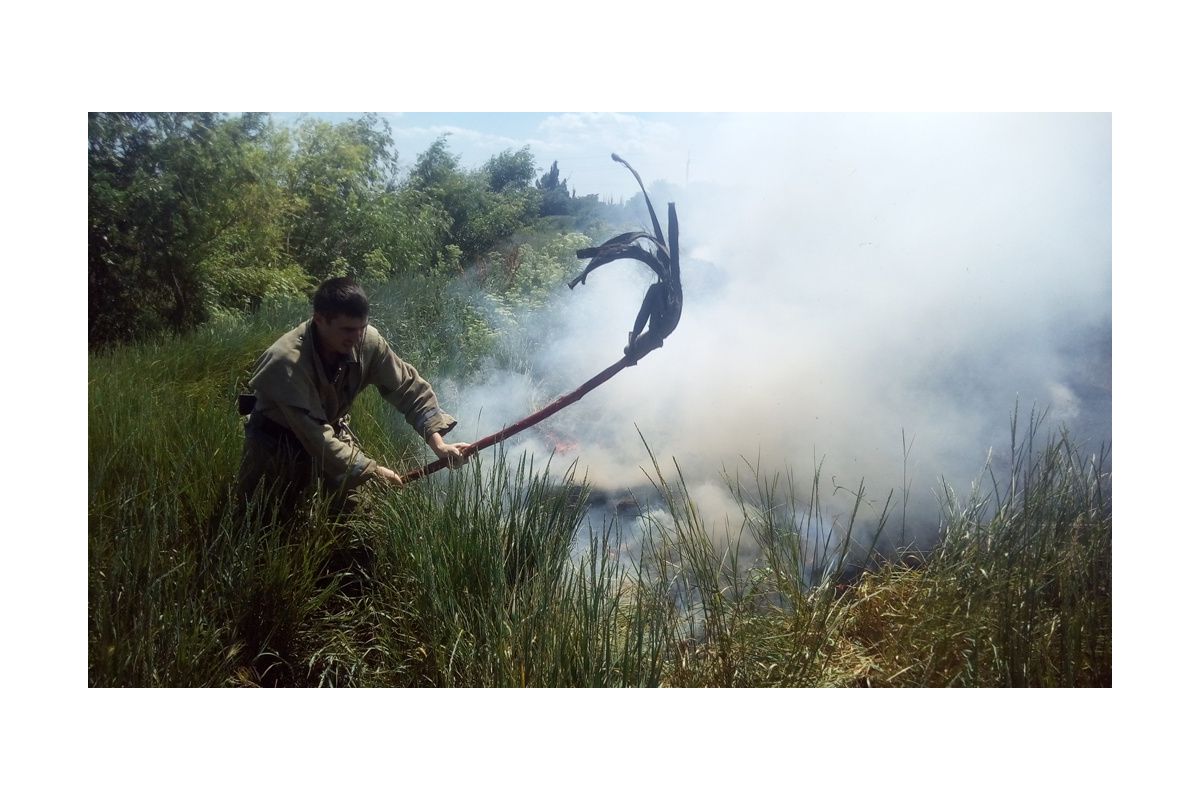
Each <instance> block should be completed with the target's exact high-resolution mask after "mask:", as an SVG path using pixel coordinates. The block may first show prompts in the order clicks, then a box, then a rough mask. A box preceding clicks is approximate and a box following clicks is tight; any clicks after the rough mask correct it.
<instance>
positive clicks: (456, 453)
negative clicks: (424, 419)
mask: <svg viewBox="0 0 1200 800" xmlns="http://www.w3.org/2000/svg"><path fill="white" fill-rule="evenodd" d="M428 441H429V449H431V450H433V452H434V453H436V454H437V457H438V458H444V459H446V464H447V465H448V466H449V467H450V468H451V469H458V468H459V467H461V466H462V465H463V464H465V463H467V459H468V458H470V457H471V455H470V449H469V448H470V447H471V445H469V444H468V443H466V442H455V443H454V444H447V443H446V442H444V441H442V435H441V434H440V433H431V434H429V440H428Z"/></svg>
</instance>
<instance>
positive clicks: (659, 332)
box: [400, 153, 683, 484]
mask: <svg viewBox="0 0 1200 800" xmlns="http://www.w3.org/2000/svg"><path fill="white" fill-rule="evenodd" d="M612 158H613V161H616V162H617V163H619V164H623V165H624V166H625V168H626V169H628V170H629V171H630V172H632V173H633V177H634V178H635V179H636V180H637V183H638V188H639V189H641V190H642V196H643V197H644V198H645V199H646V208H647V209H648V210H649V211H650V222H651V223H652V224H653V226H654V233H653V234H650V233H648V232H646V231H634V232H630V233H622V234H619V235H617V236H614V237H613V238H611V239H609V240H608V241H606V242H604V243H603V244H601V245H599V246H597V247H585V248H583V249H582V250H577V251H575V255H576V256H577V257H578V258H581V259H584V258H586V259H590V260H589V261H588V263H587V266H585V267H584V269H583V272H581V273H579V275H577V276H575V278H574V279H572V280H571V282H570V283H568V284H567V285H568V286H569V287H570V288H571V289H574V288H575V287H576V285H578V284H581V283H586V282H587V277H588V275H589V274H591V272H592V271H593V270H595V269H597V268H599V267H602V266H604V265H605V264H608V263H611V262H613V261H619V260H621V259H633V260H636V261H641V262H642V263H643V264H645V265H646V266H648V267H650V269H651V270H653V271H654V274H655V275H656V276H657V277H658V281H657V282H656V283H654V284H651V286H650V288H649V289H648V290H647V291H646V296H645V298H644V299H643V300H642V306H641V308H640V309H638V313H637V317H636V318H635V319H634V323H633V330H632V331H630V333H629V342H628V344H627V345H626V346H625V350H624V355H623V356H622V357H621V360H619V361H617V362H616V363H614V364H612V365H611V366H609V367H607V368H606V369H604V370H603V371H601V372H600V373H598V374H596V375H594V376H593V377H592V378H590V379H589V380H587V381H586V382H584V383H583V384H582V385H580V386H579V387H578V388H576V389H575V390H574V391H572V392H569V393H567V394H564V395H563V396H562V397H560V398H558V399H557V400H555V401H554V402H553V403H550V404H549V405H547V406H545V407H544V408H541V409H540V410H538V411H535V412H534V413H532V414H530V415H529V416H527V417H525V418H524V419H521V420H518V421H516V422H514V423H513V424H511V425H509V426H508V427H506V428H504V429H503V430H499V431H497V432H496V433H493V434H491V435H490V436H485V437H483V438H482V439H480V440H479V441H477V442H472V443H471V444H469V445H467V447H466V455H467V456H468V457H469V456H471V455H474V454H475V453H478V452H479V451H480V450H485V449H487V448H488V447H491V446H492V445H494V444H497V443H499V442H503V441H504V440H505V439H507V438H509V437H511V436H515V435H516V434H518V433H520V432H521V431H523V430H525V429H526V428H530V427H532V426H534V425H536V424H538V423H539V422H541V421H542V420H544V419H546V418H548V417H550V416H552V415H554V414H556V413H558V412H559V411H561V410H562V409H564V408H566V407H567V406H569V405H571V404H572V403H574V402H576V401H577V400H579V399H580V398H581V397H583V396H584V395H585V394H587V393H588V392H590V391H591V390H592V389H595V388H596V387H597V386H599V385H600V384H602V383H604V382H605V381H607V380H608V379H609V378H611V377H612V376H614V375H616V374H617V373H618V372H620V371H621V370H623V369H625V368H626V367H632V366H634V365H635V364H637V363H638V361H640V360H641V359H642V357H644V356H645V355H646V354H647V353H649V352H650V351H651V350H655V349H657V348H659V347H662V345H663V341H664V340H665V339H666V338H667V336H669V335H670V334H671V332H672V331H674V330H675V326H676V325H678V324H679V316H680V313H681V312H682V310H683V287H682V285H681V284H680V282H679V220H678V218H677V217H676V216H675V204H674V203H668V204H667V237H666V238H665V239H664V238H663V232H662V227H661V226H660V225H659V224H658V215H656V214H655V213H654V206H653V205H651V204H650V195H648V194H647V193H646V187H645V186H644V185H643V184H642V178H641V176H640V175H638V174H637V170H635V169H634V168H633V167H632V166H630V164H629V162H628V161H626V160H625V159H623V158H621V157H620V156H618V155H617V154H616V153H613V154H612ZM643 245H645V247H643ZM448 463H449V462H448V461H447V460H446V459H444V458H440V459H438V460H437V461H433V462H431V463H429V464H426V465H425V466H423V467H418V468H417V469H414V470H412V471H410V472H407V473H405V474H404V475H403V476H401V478H400V482H401V483H402V484H404V483H409V482H410V481H415V480H417V479H419V478H423V477H425V476H426V475H429V474H431V473H434V472H437V471H438V470H440V469H443V468H445V467H446V466H447V465H448Z"/></svg>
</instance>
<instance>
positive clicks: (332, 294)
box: [313, 278, 371, 356]
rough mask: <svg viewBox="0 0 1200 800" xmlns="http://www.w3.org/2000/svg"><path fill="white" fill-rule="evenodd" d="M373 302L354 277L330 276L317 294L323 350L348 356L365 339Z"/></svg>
mask: <svg viewBox="0 0 1200 800" xmlns="http://www.w3.org/2000/svg"><path fill="white" fill-rule="evenodd" d="M370 310H371V304H370V303H369V302H367V295H366V294H365V293H364V292H363V290H362V287H361V286H359V285H358V284H357V283H355V282H354V280H353V279H352V278H330V279H329V280H327V281H325V282H324V283H322V284H321V285H320V286H318V287H317V291H316V294H314V295H313V324H314V325H316V326H317V335H318V337H319V339H320V343H321V349H322V350H324V351H326V353H327V354H328V355H335V354H336V355H344V356H348V355H350V354H351V353H353V352H354V347H355V346H356V345H357V344H358V343H359V342H360V341H362V336H363V332H364V331H366V329H367V316H368V314H369V312H370Z"/></svg>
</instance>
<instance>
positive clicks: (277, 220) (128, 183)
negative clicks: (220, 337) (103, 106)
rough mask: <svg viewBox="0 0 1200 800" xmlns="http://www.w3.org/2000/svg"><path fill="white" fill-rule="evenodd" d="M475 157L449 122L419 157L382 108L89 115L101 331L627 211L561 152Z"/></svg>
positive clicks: (465, 259) (442, 265) (377, 272)
mask: <svg viewBox="0 0 1200 800" xmlns="http://www.w3.org/2000/svg"><path fill="white" fill-rule="evenodd" d="M459 162H460V159H459V157H458V156H456V155H455V154H453V153H452V152H451V150H450V147H449V144H448V141H447V138H446V137H445V136H442V137H440V138H438V139H437V140H436V141H434V142H433V143H432V144H431V145H430V146H429V148H428V149H427V150H425V151H424V152H423V153H421V154H420V155H419V156H418V157H417V158H416V160H415V162H414V163H413V164H412V165H411V167H410V168H408V169H403V168H402V165H401V163H400V161H399V158H398V156H397V153H396V150H395V146H394V142H393V140H392V135H391V128H390V126H389V125H388V124H387V121H386V120H383V119H381V118H379V117H377V116H375V115H372V114H367V115H364V116H362V117H361V118H358V119H355V120H351V121H347V122H343V123H339V124H333V123H330V122H326V121H321V120H315V119H305V120H302V121H300V122H298V123H297V124H296V125H294V126H292V127H289V126H286V125H281V124H279V123H277V122H275V121H273V120H272V119H271V118H270V117H269V116H268V115H265V114H241V115H222V114H212V113H154V114H151V113H93V114H89V116H88V342H89V345H90V346H97V345H103V344H108V343H114V342H122V341H130V340H134V339H139V338H143V337H145V336H147V335H150V334H154V333H157V332H160V331H175V332H182V331H186V330H188V329H190V328H193V327H195V326H196V325H198V324H200V323H202V322H204V321H206V320H209V319H211V318H212V317H213V316H215V315H220V314H223V313H230V312H239V311H246V310H253V309H255V308H257V307H258V306H259V304H261V302H262V301H263V300H264V299H265V298H268V297H272V296H297V295H303V294H305V293H307V292H308V291H310V290H311V289H312V288H313V287H314V286H315V285H316V283H318V282H320V281H321V280H324V279H325V278H328V277H331V276H334V275H351V276H354V277H355V278H357V279H359V280H361V281H364V282H367V283H372V282H379V281H384V280H387V279H388V278H390V277H393V276H395V275H397V274H401V273H410V274H425V275H429V274H444V275H445V276H446V277H447V278H448V279H449V278H450V277H452V276H456V275H460V274H466V273H470V272H471V271H472V270H476V271H482V272H483V273H484V274H486V273H487V264H488V259H489V255H491V256H492V257H493V258H494V256H495V254H494V253H493V251H494V250H495V249H496V248H498V247H500V246H502V245H504V244H506V243H508V242H511V241H512V239H513V237H514V235H516V234H518V233H519V232H524V234H525V235H526V236H529V235H534V234H536V233H537V232H539V231H540V232H543V233H545V232H563V231H569V230H577V231H585V232H587V231H593V232H594V231H599V230H602V229H604V228H605V227H606V226H607V225H608V224H610V222H613V221H615V220H616V219H617V218H618V217H620V216H621V215H622V214H624V213H625V209H624V208H623V207H621V206H611V205H608V204H604V203H601V202H600V200H599V198H598V197H597V196H596V195H587V196H583V197H576V196H575V195H574V193H573V192H571V191H569V189H568V187H567V185H566V183H565V182H564V181H562V180H561V179H560V177H559V173H558V166H557V162H555V163H554V164H552V165H551V167H550V169H549V170H548V171H546V172H545V173H543V174H542V175H541V176H540V177H539V176H538V167H537V165H536V164H535V162H534V159H533V156H532V154H531V153H530V150H529V148H528V147H525V148H522V149H520V150H515V151H513V150H506V151H504V152H502V153H499V154H497V155H495V156H493V157H492V158H491V159H489V160H488V162H487V163H486V164H484V165H483V166H482V167H480V168H479V169H473V170H468V169H463V168H462V167H461V165H460V163H459ZM513 252H515V251H513ZM511 259H512V256H511V255H510V256H509V260H510V261H511ZM510 271H511V264H510Z"/></svg>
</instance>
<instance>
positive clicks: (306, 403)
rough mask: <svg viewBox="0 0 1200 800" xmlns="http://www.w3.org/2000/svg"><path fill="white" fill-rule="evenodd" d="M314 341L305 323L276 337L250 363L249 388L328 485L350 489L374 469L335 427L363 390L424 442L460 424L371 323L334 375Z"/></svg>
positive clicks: (312, 329) (257, 406) (259, 409)
mask: <svg viewBox="0 0 1200 800" xmlns="http://www.w3.org/2000/svg"><path fill="white" fill-rule="evenodd" d="M315 336H316V328H315V327H314V326H313V323H312V320H311V319H309V320H308V321H306V322H304V323H301V324H300V325H298V326H296V327H295V328H293V329H292V330H290V331H288V332H287V333H285V334H284V335H283V336H281V337H279V339H277V340H276V341H275V343H274V344H273V345H271V346H270V348H268V349H267V351H266V352H265V353H263V354H262V356H261V357H260V358H259V359H258V361H257V362H255V364H254V367H253V369H252V371H251V372H252V374H251V377H250V388H251V389H253V390H254V395H255V397H256V402H255V411H256V413H257V412H261V413H262V414H264V415H265V416H266V417H267V418H268V419H270V420H271V421H272V422H275V423H276V424H279V425H283V426H286V427H287V428H289V429H291V431H292V432H293V433H294V434H296V437H297V438H298V439H299V440H300V442H301V443H302V444H303V445H304V449H305V450H306V451H307V452H308V454H309V455H310V456H312V457H313V459H314V460H315V461H316V462H317V465H318V467H319V468H320V470H321V472H322V473H323V474H324V475H325V477H326V478H327V479H328V480H331V481H334V482H337V483H339V484H340V483H342V482H343V481H345V482H346V484H347V486H349V487H351V488H352V487H354V486H357V485H358V484H360V483H362V482H363V481H365V480H366V479H367V478H369V477H370V476H371V474H372V473H373V472H374V471H375V467H376V462H375V461H373V460H371V459H369V458H367V457H366V456H365V455H364V454H363V453H362V451H361V450H360V449H359V448H358V447H357V445H356V443H355V442H354V441H353V440H351V439H350V437H349V436H346V435H345V434H344V432H343V431H342V430H339V427H338V422H339V420H341V419H342V418H343V417H345V416H346V415H347V414H349V413H350V406H351V404H353V402H354V398H355V397H357V396H358V393H359V392H361V391H362V390H363V389H364V388H365V387H366V386H368V385H371V386H376V387H378V389H379V393H380V395H382V397H383V399H384V400H386V401H387V402H388V403H389V404H391V405H392V406H394V407H395V408H396V409H397V410H398V411H400V413H402V414H403V415H404V419H405V420H406V421H407V422H408V424H409V425H411V426H412V427H413V429H414V430H416V432H417V433H419V434H421V437H422V438H423V439H428V437H429V436H430V434H433V433H440V434H444V433H447V432H448V431H449V430H450V429H451V428H453V427H454V426H455V425H456V424H458V423H457V421H456V420H455V419H454V417H452V416H450V415H449V414H447V413H446V412H445V411H443V410H442V409H441V408H439V407H438V401H437V396H436V395H435V394H434V393H433V387H432V386H430V385H429V382H428V381H426V380H425V379H424V378H422V377H421V376H420V375H419V374H418V373H417V370H416V369H415V368H414V367H413V366H412V365H411V364H409V363H407V362H405V361H403V360H402V359H400V358H399V357H398V356H397V355H396V354H395V353H394V352H392V348H391V347H390V346H389V345H388V343H387V341H386V340H385V339H384V338H383V336H382V335H381V334H380V333H379V331H378V330H376V329H375V327H374V326H373V325H368V326H367V330H366V333H365V334H364V336H363V340H362V343H361V344H360V345H359V346H358V347H357V348H355V350H354V354H353V355H352V356H349V357H347V358H346V359H344V360H343V361H342V363H341V364H340V365H339V366H338V368H337V370H336V371H335V372H334V374H333V375H330V374H329V372H328V371H327V370H326V367H325V365H324V363H323V362H322V361H321V357H320V355H319V354H318V352H317V348H316V343H315V341H316V340H315Z"/></svg>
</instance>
